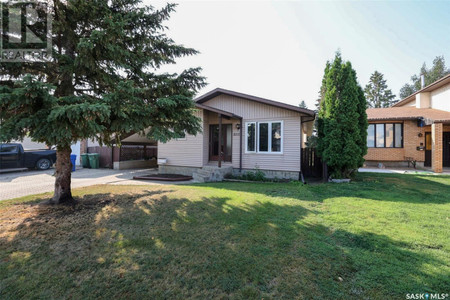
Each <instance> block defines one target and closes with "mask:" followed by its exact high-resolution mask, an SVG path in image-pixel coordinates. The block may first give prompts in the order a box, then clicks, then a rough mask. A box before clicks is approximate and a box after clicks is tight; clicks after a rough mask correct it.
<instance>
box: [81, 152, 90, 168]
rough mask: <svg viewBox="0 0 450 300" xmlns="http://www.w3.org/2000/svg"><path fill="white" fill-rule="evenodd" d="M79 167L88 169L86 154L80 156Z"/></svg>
mask: <svg viewBox="0 0 450 300" xmlns="http://www.w3.org/2000/svg"><path fill="white" fill-rule="evenodd" d="M81 165H82V166H83V168H90V167H91V165H90V164H89V156H88V154H87V153H84V154H81Z"/></svg>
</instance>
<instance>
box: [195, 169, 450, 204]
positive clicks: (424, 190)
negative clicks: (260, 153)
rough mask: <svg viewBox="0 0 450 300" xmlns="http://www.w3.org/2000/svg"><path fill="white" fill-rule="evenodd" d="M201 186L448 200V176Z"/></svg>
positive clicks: (318, 197) (319, 197)
mask: <svg viewBox="0 0 450 300" xmlns="http://www.w3.org/2000/svg"><path fill="white" fill-rule="evenodd" d="M197 186H198V185H197ZM201 186H205V187H215V188H220V189H228V190H233V191H241V192H250V193H259V194H263V195H265V196H270V197H286V198H292V199H298V200H304V201H319V202H322V201H324V200H326V199H330V198H337V197H354V198H363V199H369V200H380V201H390V202H407V203H417V204H431V203H433V204H447V203H449V202H450V197H449V194H450V176H432V175H411V174H375V173H363V174H361V173H359V174H358V175H357V178H356V179H355V180H354V181H353V182H351V183H340V184H339V183H325V184H318V185H304V184H302V183H300V182H291V183H262V182H254V183H241V182H220V183H207V184H202V185H201Z"/></svg>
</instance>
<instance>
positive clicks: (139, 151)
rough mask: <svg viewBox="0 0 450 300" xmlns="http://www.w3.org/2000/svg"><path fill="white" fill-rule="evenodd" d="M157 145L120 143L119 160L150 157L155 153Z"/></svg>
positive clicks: (154, 155)
mask: <svg viewBox="0 0 450 300" xmlns="http://www.w3.org/2000/svg"><path fill="white" fill-rule="evenodd" d="M157 149H158V147H157V146H146V147H144V146H136V145H122V147H121V149H120V161H128V160H141V159H151V158H152V157H156V155H157V152H158V151H157Z"/></svg>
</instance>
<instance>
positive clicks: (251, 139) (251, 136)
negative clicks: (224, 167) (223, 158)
mask: <svg viewBox="0 0 450 300" xmlns="http://www.w3.org/2000/svg"><path fill="white" fill-rule="evenodd" d="M245 127H246V128H247V133H246V136H247V146H246V151H247V152H255V151H256V123H254V122H253V123H247V124H246V126H245Z"/></svg>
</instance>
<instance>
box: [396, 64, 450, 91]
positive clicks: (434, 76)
mask: <svg viewBox="0 0 450 300" xmlns="http://www.w3.org/2000/svg"><path fill="white" fill-rule="evenodd" d="M448 74H450V69H449V68H447V67H446V65H445V58H444V56H436V58H435V59H434V60H433V66H432V67H431V68H427V65H426V64H425V63H423V65H422V67H421V68H420V73H419V74H418V75H413V76H411V83H406V84H405V85H404V86H403V87H402V88H401V89H400V98H401V99H404V98H406V97H408V96H410V95H412V94H414V93H415V92H417V91H419V90H420V89H421V88H422V83H421V79H420V77H421V75H423V76H424V77H425V86H427V85H429V84H431V83H433V82H435V81H437V80H439V79H441V78H442V77H444V76H446V75H448Z"/></svg>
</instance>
